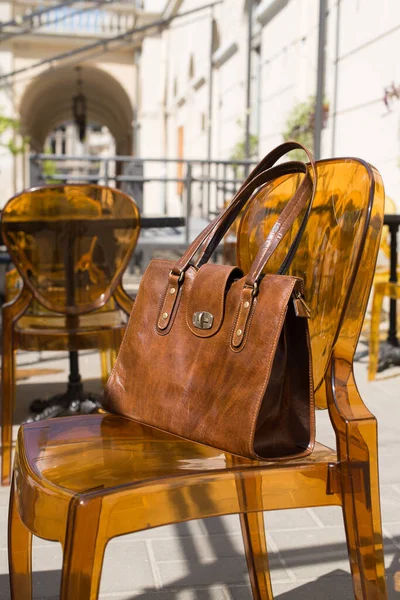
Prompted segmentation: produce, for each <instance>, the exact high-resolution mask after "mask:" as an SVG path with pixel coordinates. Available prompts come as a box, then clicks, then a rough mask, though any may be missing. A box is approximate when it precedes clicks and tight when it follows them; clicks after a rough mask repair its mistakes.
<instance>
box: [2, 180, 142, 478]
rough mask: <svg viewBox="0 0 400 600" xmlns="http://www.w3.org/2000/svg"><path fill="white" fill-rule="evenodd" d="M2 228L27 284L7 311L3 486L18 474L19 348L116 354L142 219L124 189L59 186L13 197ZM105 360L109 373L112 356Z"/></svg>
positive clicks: (4, 361) (128, 310)
mask: <svg viewBox="0 0 400 600" xmlns="http://www.w3.org/2000/svg"><path fill="white" fill-rule="evenodd" d="M1 226H2V235H3V239H4V242H5V244H6V245H7V248H8V250H9V252H10V255H11V257H12V259H13V262H14V264H15V266H16V268H17V270H18V274H19V276H20V278H21V281H22V285H21V286H20V289H19V290H18V293H17V294H14V297H13V298H12V300H11V301H10V302H8V303H7V304H5V305H4V306H3V311H2V314H3V366H2V422H1V424H2V484H3V485H4V484H8V483H9V478H10V471H11V449H12V417H13V406H14V396H15V352H16V350H18V349H23V350H28V351H31V350H35V351H37V350H64V351H65V350H69V351H78V350H84V349H98V350H100V351H102V352H103V353H104V355H105V353H106V351H110V352H111V353H114V354H115V352H116V350H117V349H118V346H119V343H120V341H121V338H122V335H123V332H124V329H125V326H126V313H129V312H130V309H131V307H132V300H131V299H130V297H129V296H128V295H127V294H126V293H125V292H124V290H123V288H122V284H121V279H122V275H123V272H124V269H125V267H126V265H127V263H128V261H129V259H130V257H131V255H132V252H133V250H134V248H135V245H136V241H137V238H138V235H139V231H140V218H139V211H138V208H137V206H136V204H135V203H134V201H133V200H132V199H131V198H130V197H129V196H126V195H125V194H123V193H121V192H119V191H118V190H115V189H111V188H105V187H101V186H97V185H58V186H46V187H43V188H36V189H34V190H28V191H26V192H23V193H22V194H19V195H18V196H15V197H14V198H12V199H11V200H10V201H9V202H8V203H7V204H6V206H5V207H4V209H3V212H2V219H1ZM11 295H13V294H12V293H11ZM119 306H120V307H121V308H122V309H123V310H122V311H121V310H120V308H119ZM111 360H112V357H111ZM102 362H103V370H104V369H106V365H105V364H104V363H105V357H103V360H102Z"/></svg>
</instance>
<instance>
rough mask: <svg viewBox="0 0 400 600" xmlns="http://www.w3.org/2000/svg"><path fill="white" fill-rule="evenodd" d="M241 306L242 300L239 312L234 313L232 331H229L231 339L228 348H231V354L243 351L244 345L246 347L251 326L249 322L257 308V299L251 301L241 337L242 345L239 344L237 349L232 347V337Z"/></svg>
mask: <svg viewBox="0 0 400 600" xmlns="http://www.w3.org/2000/svg"><path fill="white" fill-rule="evenodd" d="M242 304H243V300H242V301H241V303H240V304H239V310H238V312H237V313H236V320H235V321H234V324H233V329H232V331H231V337H230V346H231V350H232V351H233V352H241V351H242V350H243V348H244V347H245V345H246V342H247V340H248V337H249V335H250V326H251V322H252V320H253V316H254V312H255V310H256V306H257V298H254V300H253V305H252V307H251V309H250V314H249V316H248V317H247V319H246V328H245V334H244V336H243V340H242V343H241V344H240V346H238V347H235V346H234V345H233V337H234V335H235V330H236V327H237V322H238V319H239V314H240V309H241V307H242Z"/></svg>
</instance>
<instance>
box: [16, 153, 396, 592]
mask: <svg viewBox="0 0 400 600" xmlns="http://www.w3.org/2000/svg"><path fill="white" fill-rule="evenodd" d="M318 174H319V180H318V187H317V195H316V198H315V203H314V207H313V210H312V212H311V216H310V220H309V223H308V226H307V228H306V232H305V235H304V237H303V240H302V243H301V244H300V247H299V249H298V252H297V255H296V258H295V260H294V262H293V264H292V267H291V272H292V273H293V274H297V275H299V276H301V277H303V278H304V281H305V297H306V301H307V302H308V304H309V305H310V307H311V310H312V320H311V321H310V331H311V344H312V351H313V358H314V367H313V368H314V378H315V386H316V395H317V398H316V399H317V404H318V406H319V407H321V408H324V407H328V410H329V414H330V418H331V421H332V425H333V428H334V430H335V433H336V440H337V444H336V448H334V449H330V448H328V447H326V446H323V445H321V444H317V445H316V447H315V450H314V452H313V453H312V454H311V455H310V456H309V457H307V458H303V459H298V460H288V461H284V462H280V463H272V462H260V461H251V460H248V459H245V458H238V457H235V456H232V455H230V454H228V453H225V452H221V451H219V450H217V449H213V448H209V447H206V446H203V445H201V444H195V443H192V442H189V441H186V440H183V439H180V438H177V437H175V436H172V435H169V434H166V433H162V432H161V431H158V430H156V429H152V428H150V427H146V426H144V425H140V424H138V423H134V422H132V421H128V420H127V419H124V418H123V417H119V416H115V415H110V414H103V415H89V416H85V417H84V416H78V417H69V418H66V419H58V420H49V421H46V422H41V423H36V424H32V425H25V426H23V427H22V428H21V429H20V431H19V435H18V444H17V452H16V462H15V470H14V481H13V487H12V492H11V504H10V528H9V560H10V582H11V590H12V599H13V600H17V599H18V600H19V599H20V598H24V599H26V600H30V599H31V598H32V583H31V581H32V563H31V542H32V534H35V535H37V536H39V537H42V538H45V539H48V540H57V541H59V542H60V543H61V544H62V547H63V556H64V558H63V567H62V583H61V600H95V599H96V598H97V597H98V593H99V585H100V576H101V570H102V563H103V557H104V551H105V547H106V544H107V542H108V541H109V540H110V539H111V538H113V537H115V536H119V535H123V534H127V533H131V532H135V531H140V530H143V529H148V528H151V527H157V526H160V525H166V524H169V523H177V522H181V521H187V520H190V519H198V518H205V517H212V516H217V515H226V514H232V513H239V515H240V522H241V529H242V536H243V541H244V547H245V552H246V557H247V564H248V569H249V574H250V581H251V586H252V591H253V596H254V598H255V599H256V600H270V599H271V598H273V595H272V587H271V580H270V575H269V567H268V554H267V546H266V540H265V532H264V521H263V511H265V510H276V509H288V508H304V507H308V506H329V505H341V506H342V508H343V516H344V524H345V529H346V536H347V545H348V552H349V559H350V565H351V572H352V577H353V584H354V594H355V597H356V598H357V600H361V599H363V600H379V599H382V600H383V599H385V598H387V595H386V580H385V568H384V562H383V547H382V531H381V515H380V499H379V485H378V462H377V438H376V421H375V419H374V417H373V416H372V415H371V414H370V412H369V411H368V409H367V408H366V407H365V405H364V403H363V401H362V399H361V397H360V395H359V393H358V390H357V386H356V383H355V380H354V375H353V356H354V352H355V348H356V345H357V340H358V337H359V334H360V331H361V326H362V320H363V316H364V312H365V309H366V305H367V300H368V295H369V291H370V288H371V283H372V277H373V270H374V266H375V261H376V256H377V252H378V248H379V239H380V234H381V228H382V220H383V197H384V191H383V185H382V182H381V179H380V176H379V174H378V173H377V172H376V171H375V170H374V169H373V168H372V167H370V166H369V165H368V164H366V163H363V162H362V161H358V160H355V159H354V160H353V159H348V160H343V159H342V160H331V161H321V162H319V163H318ZM296 183H297V177H296V176H289V177H285V178H282V179H280V180H279V181H275V182H273V183H271V184H268V185H267V186H266V187H265V188H263V189H262V190H261V191H260V192H259V193H258V194H256V195H255V196H254V198H253V199H252V200H251V201H250V202H249V207H248V209H247V210H246V212H245V214H244V216H243V220H242V222H241V226H240V227H239V233H238V254H239V261H240V263H241V265H242V266H243V267H244V268H245V269H246V268H248V266H249V264H250V263H251V262H252V260H253V258H254V255H255V253H256V251H257V248H258V246H259V244H260V243H261V242H262V241H263V240H264V239H265V236H266V232H267V231H269V229H270V227H271V225H272V224H273V222H274V220H275V219H276V217H277V213H278V211H280V210H281V208H282V204H283V199H284V198H285V199H286V200H287V199H288V198H289V197H290V196H291V195H292V193H293V191H294V189H295V186H296ZM287 244H288V240H286V242H285V244H284V246H283V247H280V251H279V254H280V257H279V256H278V257H277V259H276V262H277V263H280V261H281V258H282V256H283V255H284V253H285V251H286V248H287ZM154 368H155V369H157V368H158V365H154ZM249 385H251V382H249ZM148 400H149V402H151V398H149V399H148ZM299 545H301V538H300V539H299Z"/></svg>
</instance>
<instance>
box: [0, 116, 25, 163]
mask: <svg viewBox="0 0 400 600" xmlns="http://www.w3.org/2000/svg"><path fill="white" fill-rule="evenodd" d="M20 130H21V123H20V122H19V121H18V119H13V118H11V117H4V116H3V115H0V146H1V147H3V148H7V149H8V151H9V152H10V153H11V154H12V155H13V156H17V154H21V153H22V152H24V151H25V150H26V147H27V145H28V144H29V138H28V137H23V136H21V135H20ZM5 133H12V134H13V135H12V137H11V139H10V140H9V141H8V142H2V141H1V139H2V137H3V135H4V134H5ZM17 137H18V138H19V141H18V142H17V141H16V138H17Z"/></svg>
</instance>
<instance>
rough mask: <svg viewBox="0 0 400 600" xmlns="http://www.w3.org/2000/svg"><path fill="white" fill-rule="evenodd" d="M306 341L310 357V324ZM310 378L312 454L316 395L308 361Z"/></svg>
mask: <svg viewBox="0 0 400 600" xmlns="http://www.w3.org/2000/svg"><path fill="white" fill-rule="evenodd" d="M305 327H306V341H307V349H308V355H309V356H311V340H310V330H309V328H308V323H307V324H306V326H305ZM308 377H309V380H310V398H311V404H310V433H311V431H312V433H313V435H312V439H311V440H310V441H309V443H308V447H307V450H309V451H310V453H311V452H312V451H313V449H314V446H315V433H316V432H315V395H314V375H313V371H312V361H311V360H309V361H308Z"/></svg>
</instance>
